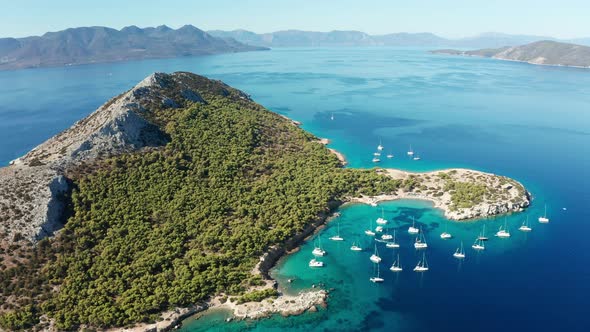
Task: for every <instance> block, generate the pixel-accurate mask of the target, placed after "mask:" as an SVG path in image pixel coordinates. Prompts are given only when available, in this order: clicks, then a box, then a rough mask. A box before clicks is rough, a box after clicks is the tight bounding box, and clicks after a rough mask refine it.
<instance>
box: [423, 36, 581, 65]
mask: <svg viewBox="0 0 590 332" xmlns="http://www.w3.org/2000/svg"><path fill="white" fill-rule="evenodd" d="M432 53H438V54H451V55H466V56H481V57H486V58H494V59H500V60H511V61H522V62H527V63H530V64H535V65H554V66H575V67H590V47H588V46H582V45H576V44H569V43H559V42H555V41H550V40H543V41H538V42H534V43H529V44H526V45H521V46H515V47H502V48H497V49H490V48H486V49H481V50H474V51H460V50H452V49H445V50H436V51H432Z"/></svg>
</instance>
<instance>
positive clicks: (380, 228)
mask: <svg viewBox="0 0 590 332" xmlns="http://www.w3.org/2000/svg"><path fill="white" fill-rule="evenodd" d="M375 232H377V233H381V232H383V226H377V227H375Z"/></svg>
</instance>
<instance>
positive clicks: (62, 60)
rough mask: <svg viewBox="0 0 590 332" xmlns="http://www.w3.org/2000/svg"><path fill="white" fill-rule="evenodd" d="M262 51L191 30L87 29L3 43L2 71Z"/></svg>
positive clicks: (189, 27)
mask: <svg viewBox="0 0 590 332" xmlns="http://www.w3.org/2000/svg"><path fill="white" fill-rule="evenodd" d="M262 49H264V48H261V47H255V46H249V45H245V44H243V43H240V42H238V41H236V40H234V39H231V38H223V39H222V38H216V37H213V36H211V35H209V34H208V33H206V32H204V31H202V30H200V29H197V28H195V27H194V26H192V25H185V26H183V27H181V28H179V29H177V30H174V29H171V28H169V27H167V26H159V27H157V28H145V29H141V28H138V27H136V26H129V27H125V28H123V29H121V30H116V29H111V28H107V27H82V28H72V29H67V30H63V31H58V32H48V33H46V34H44V35H43V36H39V37H27V38H18V39H17V38H0V70H6V69H19V68H30V67H50V66H63V65H78V64H88V63H97V62H114V61H125V60H138V59H153V58H171V57H179V56H191V55H203V54H214V53H228V52H243V51H254V50H262Z"/></svg>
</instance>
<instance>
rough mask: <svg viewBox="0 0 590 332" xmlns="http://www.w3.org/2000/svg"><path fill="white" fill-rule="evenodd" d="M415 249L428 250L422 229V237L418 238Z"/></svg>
mask: <svg viewBox="0 0 590 332" xmlns="http://www.w3.org/2000/svg"><path fill="white" fill-rule="evenodd" d="M414 248H416V249H426V248H428V244H427V243H426V238H425V237H424V233H423V232H422V229H420V235H418V236H417V237H416V242H414Z"/></svg>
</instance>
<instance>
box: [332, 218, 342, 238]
mask: <svg viewBox="0 0 590 332" xmlns="http://www.w3.org/2000/svg"><path fill="white" fill-rule="evenodd" d="M337 226H338V233H337V234H336V235H334V236H332V237H331V238H330V240H332V241H344V239H343V238H342V237H341V236H340V221H338V224H337Z"/></svg>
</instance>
